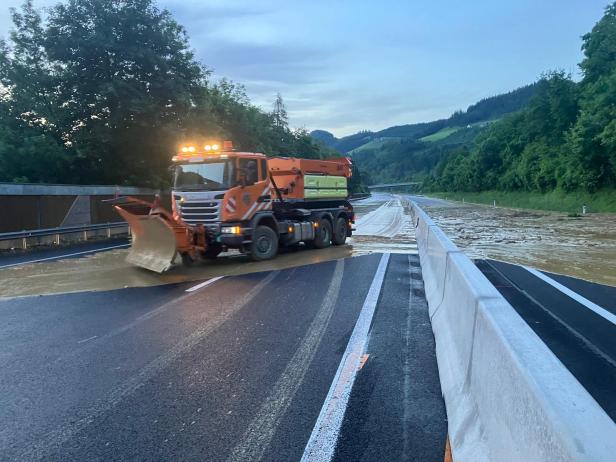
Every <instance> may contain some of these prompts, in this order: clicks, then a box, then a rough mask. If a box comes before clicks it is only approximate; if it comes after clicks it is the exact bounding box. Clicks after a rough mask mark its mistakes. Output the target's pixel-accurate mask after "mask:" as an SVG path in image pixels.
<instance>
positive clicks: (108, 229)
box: [107, 228, 111, 238]
mask: <svg viewBox="0 0 616 462" xmlns="http://www.w3.org/2000/svg"><path fill="white" fill-rule="evenodd" d="M107 237H108V238H111V228H107Z"/></svg>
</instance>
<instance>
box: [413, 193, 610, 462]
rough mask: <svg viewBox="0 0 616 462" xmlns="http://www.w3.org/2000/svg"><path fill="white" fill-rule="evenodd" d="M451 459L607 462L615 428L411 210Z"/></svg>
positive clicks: (427, 222) (501, 302) (490, 287)
mask: <svg viewBox="0 0 616 462" xmlns="http://www.w3.org/2000/svg"><path fill="white" fill-rule="evenodd" d="M413 221H414V225H415V228H416V236H417V245H418V250H419V256H420V259H421V265H422V272H423V278H424V283H425V288H426V298H427V300H428V306H429V311H430V318H431V320H432V330H433V332H434V337H435V340H436V355H437V361H438V367H439V374H440V381H441V389H442V393H443V398H444V400H445V406H446V408H447V416H448V430H449V439H450V443H451V448H452V455H453V460H454V461H455V462H465V461H472V462H478V461H516V462H517V461H524V462H533V461H593V462H597V461H613V460H616V424H615V423H614V422H613V421H612V419H611V418H610V417H609V416H608V415H607V414H606V413H605V411H604V410H603V409H602V408H601V407H600V406H599V404H598V403H597V402H596V401H595V400H594V399H593V398H592V396H590V394H589V393H588V392H587V391H586V390H585V389H584V387H582V385H581V384H580V383H579V382H578V381H577V379H576V378H575V377H574V376H573V375H572V374H571V373H570V372H569V371H568V370H567V368H566V367H565V366H564V365H563V364H562V363H561V362H560V361H559V360H558V358H557V357H556V356H555V355H554V354H553V353H552V351H551V350H550V349H549V348H548V347H547V346H546V345H545V344H544V343H543V342H542V341H541V339H540V338H539V337H538V336H537V335H536V334H535V333H534V332H533V330H532V329H531V328H530V327H529V326H528V325H527V324H526V322H525V321H524V320H523V319H522V318H521V317H520V316H519V315H518V314H517V312H516V311H515V310H514V309H513V308H512V307H511V305H510V304H509V303H508V302H507V301H506V300H505V299H504V298H503V297H502V295H501V294H500V293H499V292H498V291H497V290H496V288H495V287H494V286H493V285H492V284H491V283H490V282H489V281H488V280H487V279H486V277H485V276H484V275H483V274H482V273H481V271H479V269H478V268H477V267H476V266H475V265H474V264H473V262H472V261H471V260H470V259H469V258H468V257H467V256H466V255H464V253H462V252H461V251H460V250H459V249H458V248H457V247H456V246H455V245H454V244H453V243H452V242H451V241H450V240H449V239H448V238H447V236H445V234H444V233H443V232H442V231H441V230H440V228H438V226H437V225H436V224H434V222H433V221H432V220H431V219H430V217H429V216H428V215H427V214H426V213H425V212H424V211H423V210H422V209H421V208H420V207H419V206H418V205H417V204H415V203H413Z"/></svg>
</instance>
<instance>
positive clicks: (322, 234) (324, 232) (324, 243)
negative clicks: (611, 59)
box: [312, 218, 332, 249]
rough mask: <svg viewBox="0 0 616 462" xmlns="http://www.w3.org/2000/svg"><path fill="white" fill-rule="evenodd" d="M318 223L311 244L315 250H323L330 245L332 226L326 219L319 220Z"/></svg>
mask: <svg viewBox="0 0 616 462" xmlns="http://www.w3.org/2000/svg"><path fill="white" fill-rule="evenodd" d="M318 223H319V227H318V228H317V229H316V230H315V231H316V232H315V236H314V241H312V244H313V245H314V247H316V248H317V249H324V248H325V247H329V244H331V240H332V224H331V223H330V222H329V220H327V219H326V218H321V219H320V220H319V221H318Z"/></svg>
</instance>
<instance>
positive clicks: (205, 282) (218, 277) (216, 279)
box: [186, 276, 224, 292]
mask: <svg viewBox="0 0 616 462" xmlns="http://www.w3.org/2000/svg"><path fill="white" fill-rule="evenodd" d="M222 278H224V276H216V277H215V278H212V279H208V280H207V281H203V282H202V283H201V284H197V285H196V286H192V287H191V288H189V289H186V292H194V291H195V290H199V289H201V288H202V287H207V286H209V285H212V284H214V283H215V282H216V281H219V280H220V279H222Z"/></svg>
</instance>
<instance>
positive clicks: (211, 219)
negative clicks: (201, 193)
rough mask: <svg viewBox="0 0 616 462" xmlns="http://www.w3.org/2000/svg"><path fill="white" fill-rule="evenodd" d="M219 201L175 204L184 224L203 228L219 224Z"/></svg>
mask: <svg viewBox="0 0 616 462" xmlns="http://www.w3.org/2000/svg"><path fill="white" fill-rule="evenodd" d="M221 203H222V201H221V200H211V201H202V200H201V201H187V200H185V201H184V202H182V203H180V202H179V201H178V202H177V206H178V210H179V211H180V216H181V217H182V220H183V221H184V223H187V224H189V225H193V226H194V225H199V224H202V225H204V226H207V225H213V224H217V223H218V222H220V205H221Z"/></svg>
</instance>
